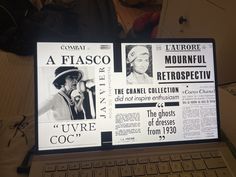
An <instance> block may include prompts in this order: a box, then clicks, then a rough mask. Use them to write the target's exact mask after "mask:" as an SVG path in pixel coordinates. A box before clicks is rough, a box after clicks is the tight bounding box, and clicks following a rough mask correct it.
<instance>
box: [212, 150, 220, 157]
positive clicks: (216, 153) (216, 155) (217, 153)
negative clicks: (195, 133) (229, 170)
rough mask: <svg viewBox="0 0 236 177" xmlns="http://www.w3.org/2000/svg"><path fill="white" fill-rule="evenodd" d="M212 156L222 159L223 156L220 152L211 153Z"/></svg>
mask: <svg viewBox="0 0 236 177" xmlns="http://www.w3.org/2000/svg"><path fill="white" fill-rule="evenodd" d="M211 156H212V157H214V158H215V157H221V154H220V152H219V151H214V152H211Z"/></svg>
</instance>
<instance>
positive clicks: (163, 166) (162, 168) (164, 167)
mask: <svg viewBox="0 0 236 177" xmlns="http://www.w3.org/2000/svg"><path fill="white" fill-rule="evenodd" d="M158 170H159V172H160V173H161V174H165V173H170V165H169V163H168V162H161V163H159V164H158Z"/></svg>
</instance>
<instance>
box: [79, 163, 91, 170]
mask: <svg viewBox="0 0 236 177" xmlns="http://www.w3.org/2000/svg"><path fill="white" fill-rule="evenodd" d="M81 168H82V169H86V168H92V163H91V162H82V163H81Z"/></svg>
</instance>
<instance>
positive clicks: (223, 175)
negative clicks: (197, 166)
mask: <svg viewBox="0 0 236 177" xmlns="http://www.w3.org/2000/svg"><path fill="white" fill-rule="evenodd" d="M216 174H217V176H218V177H232V175H231V174H230V172H229V170H228V169H226V168H222V169H217V170H216Z"/></svg>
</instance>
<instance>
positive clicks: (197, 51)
mask: <svg viewBox="0 0 236 177" xmlns="http://www.w3.org/2000/svg"><path fill="white" fill-rule="evenodd" d="M200 51H201V50H166V52H200Z"/></svg>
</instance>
